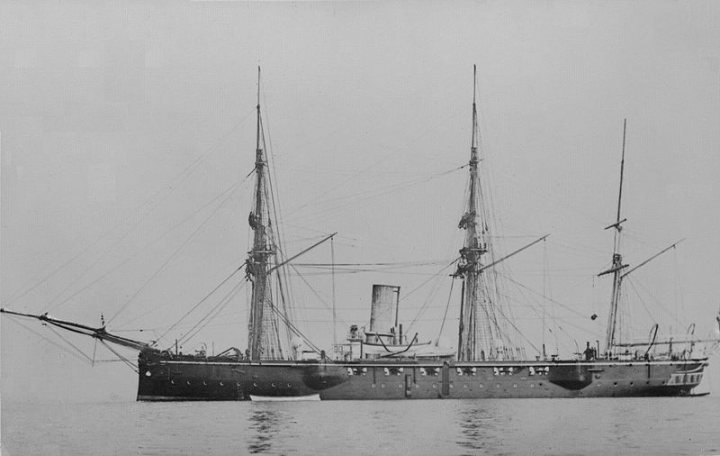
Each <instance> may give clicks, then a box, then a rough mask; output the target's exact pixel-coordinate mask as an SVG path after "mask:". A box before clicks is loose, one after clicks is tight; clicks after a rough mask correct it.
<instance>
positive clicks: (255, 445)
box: [248, 406, 280, 454]
mask: <svg viewBox="0 0 720 456" xmlns="http://www.w3.org/2000/svg"><path fill="white" fill-rule="evenodd" d="M279 419H280V416H279V413H278V411H277V410H274V409H271V408H266V407H262V406H261V408H256V407H252V409H251V413H250V418H249V421H250V430H251V431H252V432H253V433H252V435H251V436H250V438H249V439H248V450H249V451H250V453H251V454H257V453H267V452H269V451H270V448H271V447H272V442H273V440H274V439H275V436H276V435H277V434H278V431H279V428H278V422H279Z"/></svg>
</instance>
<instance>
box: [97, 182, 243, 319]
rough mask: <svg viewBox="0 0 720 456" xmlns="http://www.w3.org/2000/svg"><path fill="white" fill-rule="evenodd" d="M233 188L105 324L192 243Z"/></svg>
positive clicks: (231, 188)
mask: <svg viewBox="0 0 720 456" xmlns="http://www.w3.org/2000/svg"><path fill="white" fill-rule="evenodd" d="M235 188H237V185H233V186H232V187H230V189H228V190H226V192H225V193H227V195H226V196H225V198H224V199H223V200H222V201H221V202H220V204H218V206H217V207H216V208H215V209H213V211H212V212H211V213H210V215H208V216H207V217H206V218H205V220H203V221H202V223H200V225H198V226H197V228H195V230H193V232H192V233H190V236H188V237H187V238H186V239H185V240H184V241H183V242H182V243H181V244H180V246H178V248H176V249H175V250H174V251H173V253H172V254H171V255H170V256H169V257H168V258H167V259H166V260H165V261H164V262H163V263H162V264H161V265H160V267H159V268H158V269H157V270H156V271H155V272H154V273H153V274H152V275H151V276H150V277H149V278H148V279H147V280H146V281H145V282H144V283H143V284H142V286H141V287H140V288H139V289H138V290H137V291H136V292H135V293H134V294H133V295H132V296H131V297H130V299H128V300H127V301H126V302H125V304H123V305H122V307H120V309H119V310H118V311H117V312H115V314H114V315H113V316H112V317H110V319H108V320H107V324H110V322H111V321H112V320H114V319H115V317H117V316H118V315H119V314H120V313H121V312H122V311H123V310H125V308H127V306H128V305H129V304H130V303H131V302H133V300H135V298H137V296H138V295H140V293H141V292H142V291H143V290H144V289H145V288H146V287H147V286H148V285H149V284H150V283H151V282H152V281H153V280H154V279H155V278H156V277H157V276H158V275H159V274H160V273H161V272H162V271H163V270H165V268H166V267H167V265H168V264H170V262H171V261H172V260H173V259H175V257H176V256H177V255H178V254H179V253H180V252H181V251H182V250H183V249H184V248H185V247H186V246H187V245H188V244H189V243H190V241H192V239H193V238H194V237H195V236H196V235H197V234H198V233H199V232H200V230H201V229H202V228H204V227H205V225H206V224H207V223H208V222H209V221H210V219H211V218H212V217H213V216H214V215H215V214H216V213H217V212H218V211H219V210H220V209H221V208H222V207H223V206H224V205H225V203H227V202H228V201H229V200H230V197H231V196H232V194H233V190H234V189H235ZM225 193H222V194H220V195H218V197H220V196H223V195H225Z"/></svg>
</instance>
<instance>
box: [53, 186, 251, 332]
mask: <svg viewBox="0 0 720 456" xmlns="http://www.w3.org/2000/svg"><path fill="white" fill-rule="evenodd" d="M243 183H244V182H243ZM237 185H238V184H237V183H235V184H233V185H231V186H230V187H228V188H227V189H225V190H224V191H223V192H222V193H221V194H220V195H218V196H216V197H214V198H213V199H212V200H210V201H208V202H207V203H206V204H204V205H203V206H201V207H200V208H198V209H197V210H195V211H194V212H193V213H192V214H190V215H188V216H187V217H185V218H184V219H182V220H180V221H179V222H178V223H176V224H174V225H173V226H172V227H170V228H169V229H167V230H166V231H164V232H163V233H162V234H161V235H160V236H158V237H156V238H155V239H153V240H151V241H150V242H147V243H145V244H144V245H143V246H142V247H141V248H139V249H137V251H136V252H135V253H134V254H131V255H130V256H128V257H127V258H126V259H125V260H123V261H121V262H120V263H118V264H117V265H115V266H113V267H112V268H110V269H109V270H108V271H106V272H105V273H104V274H102V275H101V276H99V277H97V278H96V279H95V280H93V281H92V282H90V283H88V284H87V285H85V286H84V287H82V288H80V289H79V290H77V291H76V292H75V293H73V294H71V295H70V296H68V297H67V298H65V299H64V300H62V301H60V302H56V303H54V304H51V305H50V307H48V308H46V312H49V311H51V310H53V309H56V308H57V307H59V306H61V305H63V304H65V303H66V302H68V301H70V300H71V299H72V298H74V297H75V296H77V295H79V294H80V293H82V292H83V291H85V290H88V289H89V288H91V287H92V286H93V285H95V284H96V283H98V282H100V281H101V280H102V279H104V278H105V277H107V276H109V275H110V274H112V273H113V272H115V271H117V270H118V269H120V268H121V267H122V266H124V265H125V264H127V263H129V262H130V261H131V260H132V259H133V258H135V257H136V256H137V255H138V254H139V253H144V252H147V248H148V247H150V246H151V245H153V244H155V243H157V242H158V241H160V240H162V239H164V238H165V236H167V235H168V234H170V233H171V232H173V231H174V230H175V229H177V228H179V227H180V226H182V225H184V224H185V222H187V221H189V220H191V219H192V218H193V217H195V215H197V214H198V213H199V212H201V211H202V210H204V209H206V208H207V207H209V206H210V205H212V204H213V203H215V202H216V201H217V200H218V198H220V197H222V195H224V194H225V193H226V192H228V191H232V189H233V188H234V187H236V186H237ZM240 185H242V184H240ZM103 255H105V254H103ZM96 263H97V262H96ZM96 263H93V265H94V264H96ZM81 278H82V276H81V277H79V278H78V279H77V280H75V281H73V282H72V283H71V284H70V285H69V286H68V287H66V288H65V289H64V290H63V291H61V292H60V293H59V294H58V295H57V297H56V298H55V299H58V298H59V297H60V296H61V295H62V294H63V293H64V292H65V291H67V290H68V289H69V288H71V287H72V285H74V284H75V283H77V282H78V281H79V280H80V279H81ZM55 299H53V300H51V302H52V301H54V300H55ZM133 321H134V320H133Z"/></svg>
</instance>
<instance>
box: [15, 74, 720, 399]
mask: <svg viewBox="0 0 720 456" xmlns="http://www.w3.org/2000/svg"><path fill="white" fill-rule="evenodd" d="M476 84H477V83H476V76H475V70H474V74H473V102H472V125H473V126H472V135H471V144H470V160H469V162H468V163H467V165H466V168H467V169H468V173H469V176H468V177H469V179H468V188H467V192H466V201H465V202H464V205H465V211H464V213H463V214H462V215H461V217H460V222H459V224H458V229H460V230H463V232H464V242H463V245H462V247H461V248H460V250H459V257H457V259H456V260H455V261H453V263H452V267H453V269H454V273H452V274H451V277H450V280H453V281H456V280H457V281H459V282H460V283H461V288H462V291H461V293H460V295H461V296H460V302H459V319H458V327H457V346H456V347H455V348H446V347H442V346H440V344H439V343H438V342H433V341H424V340H423V339H421V338H420V336H419V335H418V334H417V333H414V334H413V333H408V331H407V329H406V328H404V327H403V324H402V323H401V322H400V321H398V315H399V305H400V287H399V286H396V285H384V284H377V285H374V286H373V288H372V300H371V307H370V309H369V310H370V320H369V325H368V326H367V327H365V326H359V325H351V326H350V327H349V328H348V332H347V337H346V338H345V340H344V341H343V342H342V343H334V345H333V346H332V350H331V353H329V354H328V353H327V352H326V351H325V350H322V349H321V348H320V347H318V346H316V345H315V344H313V343H312V341H311V340H310V338H308V337H306V335H304V334H303V332H302V331H301V330H300V328H299V327H298V326H297V324H296V323H295V322H294V321H293V318H292V312H290V308H289V305H290V304H289V303H288V302H287V299H286V294H287V293H286V291H285V290H286V284H285V283H284V281H285V280H286V274H285V273H284V270H285V268H287V267H288V265H289V264H290V263H291V262H292V261H293V260H294V259H295V258H297V257H299V256H300V255H302V254H304V253H305V252H306V251H308V250H310V249H312V248H313V247H315V246H317V245H319V244H320V243H322V242H325V241H327V240H328V239H332V238H333V236H334V234H331V235H328V236H327V237H326V238H325V239H323V240H322V241H320V242H318V243H316V244H315V245H313V246H311V247H309V248H307V249H305V250H303V251H302V252H300V253H299V254H297V255H294V256H291V257H287V256H285V254H284V251H283V249H282V248H281V245H280V236H279V235H278V232H277V228H276V227H277V226H278V223H277V221H276V220H275V213H276V211H275V206H274V204H275V196H274V195H273V191H274V190H273V186H272V184H271V182H270V175H271V174H270V171H269V163H268V160H267V155H266V147H265V144H264V139H263V138H264V132H263V116H262V112H261V106H260V95H259V94H260V69H259V68H258V102H257V106H256V116H257V119H256V123H257V127H256V142H255V166H254V181H255V182H254V194H253V195H254V196H253V199H254V201H253V206H252V207H251V210H250V214H249V216H248V224H249V227H250V230H251V233H252V248H251V250H250V251H249V252H248V256H247V259H246V261H245V263H244V264H242V265H240V266H239V267H237V269H236V270H235V271H234V272H233V273H232V274H231V275H230V276H229V277H228V278H226V279H225V280H226V281H227V280H228V279H229V278H230V277H232V276H235V275H237V274H239V273H240V272H241V271H244V274H245V276H246V280H247V281H249V282H250V284H251V286H252V292H251V298H250V299H251V303H250V311H249V321H248V327H247V329H248V339H247V348H246V349H245V350H244V351H243V350H240V349H238V348H234V347H233V348H229V349H227V350H225V351H222V352H221V353H219V354H208V353H207V352H206V350H200V351H198V352H196V353H195V354H188V353H182V352H181V351H179V350H178V347H177V343H176V344H175V346H174V347H173V346H170V347H167V348H165V349H163V348H160V347H158V342H157V341H151V342H143V341H138V340H134V339H130V338H126V337H122V336H118V335H117V334H114V333H112V332H111V331H110V330H108V329H107V328H106V327H105V324H104V322H103V324H102V325H101V326H100V327H94V326H90V325H85V324H80V323H76V322H72V321H67V320H63V319H58V318H55V317H52V316H50V315H48V314H47V313H45V314H40V315H36V314H29V313H23V312H16V311H12V310H10V309H7V308H3V309H1V311H2V313H3V314H5V315H7V316H12V317H17V318H31V319H36V320H39V321H41V322H42V323H43V324H44V325H49V326H52V327H56V328H60V329H63V330H66V331H70V332H73V333H78V334H83V335H86V336H89V337H92V338H94V339H96V340H98V341H100V342H101V343H103V344H104V345H106V346H107V347H108V348H110V349H111V350H112V345H113V344H115V345H119V346H123V347H127V348H130V349H132V350H137V351H138V352H139V354H138V357H137V362H136V363H134V362H131V361H130V360H126V361H128V362H129V363H130V364H132V365H133V368H134V369H135V370H136V372H137V374H138V390H137V400H138V401H222V400H227V401H234V400H389V399H398V400H399V399H446V398H454V399H480V398H585V397H629V396H690V395H694V394H693V390H694V389H695V388H696V387H697V386H698V385H700V383H701V381H702V379H703V372H704V369H705V368H706V367H707V366H708V357H707V352H705V353H704V354H703V355H702V356H698V355H696V352H697V351H698V349H697V348H696V345H697V346H699V345H698V344H706V348H707V346H708V345H709V346H710V347H711V348H717V346H718V340H717V339H715V338H705V339H701V338H695V336H694V331H689V332H688V334H687V337H685V338H677V339H675V340H673V339H668V340H659V339H658V337H657V336H658V326H657V325H655V326H654V327H653V329H652V330H651V334H650V337H649V338H648V340H645V341H641V342H638V341H632V342H627V341H622V340H619V337H618V334H619V324H620V321H619V317H618V314H619V309H618V306H619V305H620V302H621V300H620V297H621V291H622V287H623V282H624V280H625V278H626V277H627V276H628V275H629V274H631V273H632V272H633V271H635V270H636V269H637V268H639V267H642V266H643V265H644V264H646V263H647V262H649V261H650V260H652V259H654V258H656V257H657V256H659V255H661V254H662V253H664V252H665V251H667V250H669V249H671V248H673V247H674V245H672V246H670V247H668V248H667V249H664V250H663V251H661V252H659V253H657V254H656V255H654V256H653V257H651V258H650V259H648V260H646V261H644V262H641V263H640V264H638V265H637V266H635V267H632V268H631V267H630V266H629V265H628V264H624V262H623V257H622V254H621V252H620V239H621V234H622V228H623V223H624V222H625V221H626V219H625V218H622V214H621V203H622V181H623V171H624V163H625V132H626V123H624V124H623V144H622V159H621V162H620V186H619V192H618V202H617V213H616V217H615V222H614V223H612V224H611V225H609V226H608V227H606V229H608V230H613V232H614V249H613V252H612V265H611V267H610V268H609V269H607V270H605V271H603V272H601V273H600V274H599V276H609V277H610V278H611V279H612V295H611V299H610V309H609V312H608V323H607V332H606V339H605V341H604V346H603V347H601V346H600V343H599V342H596V343H594V344H591V342H590V341H588V342H587V343H586V347H585V350H584V351H582V352H580V350H578V353H576V356H574V357H572V358H569V359H561V358H559V357H558V356H556V355H551V356H548V355H547V354H546V353H545V349H544V345H543V350H542V353H541V354H539V355H537V356H534V357H533V358H530V357H527V356H526V354H525V350H524V348H523V347H521V346H516V345H515V344H514V343H513V342H512V341H511V340H509V338H508V336H507V334H508V328H509V327H514V323H513V322H512V320H511V319H510V318H508V316H509V315H510V313H509V312H508V311H507V309H505V310H504V309H503V307H502V306H501V305H499V304H498V303H497V302H495V299H494V298H495V297H496V296H497V294H498V292H497V287H498V284H497V282H496V277H495V275H494V274H492V273H491V272H492V270H493V268H494V267H495V266H496V265H497V264H498V263H500V262H502V261H504V260H506V259H507V258H509V257H511V256H513V255H515V254H517V253H519V252H520V251H522V250H524V249H526V248H529V247H530V246H531V245H534V244H536V243H538V242H540V241H541V240H542V239H544V238H545V236H544V237H542V238H540V239H537V240H535V241H534V242H532V243H530V244H528V245H526V246H524V247H522V248H520V249H518V250H516V251H514V252H512V253H510V254H509V255H505V256H503V257H501V258H496V257H495V254H494V253H493V250H492V247H493V246H492V242H491V241H492V236H491V231H490V228H489V227H488V223H487V220H488V217H489V214H488V204H486V201H484V199H483V195H484V192H483V187H482V185H484V182H481V178H480V174H479V167H480V163H481V160H480V157H479V151H478V143H479V138H478V136H479V129H478V114H477V107H476V95H475V92H476ZM446 312H447V311H446ZM595 318H596V316H595V315H594V316H593V319H595ZM718 322H719V323H720V318H718ZM443 323H444V321H443ZM693 329H694V326H693ZM113 352H114V353H116V354H117V356H118V357H122V356H121V354H120V353H118V352H116V351H114V350H113Z"/></svg>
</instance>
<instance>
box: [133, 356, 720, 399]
mask: <svg viewBox="0 0 720 456" xmlns="http://www.w3.org/2000/svg"><path fill="white" fill-rule="evenodd" d="M706 366H707V361H706V359H691V360H674V361H671V360H668V361H658V360H654V361H644V360H642V361H638V360H633V361H621V360H612V361H607V360H597V361H538V362H530V361H498V362H473V363H460V362H450V363H447V362H437V361H435V362H424V361H410V360H408V361H401V362H398V361H391V362H388V361H379V360H378V361H357V362H333V361H327V362H320V361H301V362H292V361H263V362H262V363H258V362H254V361H252V362H251V361H238V360H232V359H230V358H225V359H212V358H198V357H196V356H188V355H185V356H183V355H180V356H174V355H169V354H168V353H167V352H165V353H162V354H160V353H157V352H154V351H144V352H142V353H141V355H140V359H139V374H140V375H139V385H138V396H137V399H138V400H139V401H234V400H263V399H286V400H292V399H303V398H307V399H322V400H360V399H369V400H388V399H484V398H550V397H553V398H554V397H567V398H573V397H632V396H687V395H690V393H691V391H692V389H693V388H695V387H696V386H697V385H698V384H699V383H700V381H701V380H702V376H703V369H704V368H705V367H706Z"/></svg>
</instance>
